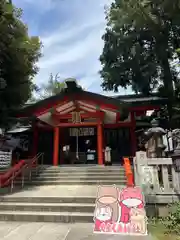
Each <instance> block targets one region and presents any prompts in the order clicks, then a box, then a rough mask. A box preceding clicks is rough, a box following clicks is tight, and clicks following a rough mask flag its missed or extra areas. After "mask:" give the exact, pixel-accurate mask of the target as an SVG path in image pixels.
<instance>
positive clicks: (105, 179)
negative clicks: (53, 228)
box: [0, 166, 126, 223]
mask: <svg viewBox="0 0 180 240" xmlns="http://www.w3.org/2000/svg"><path fill="white" fill-rule="evenodd" d="M125 180H126V179H125V175H124V168H123V167H120V166H112V167H104V166H73V167H70V166H69V167H62V166H59V167H52V166H51V167H50V166H43V167H42V168H41V169H40V173H39V174H38V175H37V176H36V177H35V174H34V173H32V180H31V181H30V180H29V178H28V177H27V178H25V188H24V189H23V190H21V191H19V192H17V191H16V192H14V193H13V194H10V195H6V196H1V197H0V221H28V222H64V223H69V222H93V212H94V208H95V200H96V192H97V186H98V185H111V184H116V185H117V186H118V187H124V186H125V183H126V182H125ZM20 183H21V181H20V179H18V180H17V181H16V183H15V184H16V186H17V185H18V184H20Z"/></svg>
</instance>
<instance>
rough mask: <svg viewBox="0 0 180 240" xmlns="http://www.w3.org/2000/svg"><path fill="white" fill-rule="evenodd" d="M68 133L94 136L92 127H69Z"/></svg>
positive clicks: (72, 135) (73, 135)
mask: <svg viewBox="0 0 180 240" xmlns="http://www.w3.org/2000/svg"><path fill="white" fill-rule="evenodd" d="M69 135H70V136H71V137H75V136H94V135H95V133H94V128H70V129H69Z"/></svg>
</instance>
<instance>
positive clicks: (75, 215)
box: [0, 211, 93, 223]
mask: <svg viewBox="0 0 180 240" xmlns="http://www.w3.org/2000/svg"><path fill="white" fill-rule="evenodd" d="M0 221H18V222H63V223H74V222H83V223H86V222H93V213H86V212H85V213H82V212H32V211H30V212H27V211H16V212H14V211H0Z"/></svg>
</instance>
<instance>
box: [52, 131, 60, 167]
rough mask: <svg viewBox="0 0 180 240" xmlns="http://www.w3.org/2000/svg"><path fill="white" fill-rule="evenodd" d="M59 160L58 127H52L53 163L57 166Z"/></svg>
mask: <svg viewBox="0 0 180 240" xmlns="http://www.w3.org/2000/svg"><path fill="white" fill-rule="evenodd" d="M58 162H59V127H55V128H54V152H53V165H54V166H57V165H58Z"/></svg>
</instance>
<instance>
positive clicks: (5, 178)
mask: <svg viewBox="0 0 180 240" xmlns="http://www.w3.org/2000/svg"><path fill="white" fill-rule="evenodd" d="M40 156H42V154H41V153H40V154H37V155H36V156H35V157H32V158H30V159H26V160H20V161H19V162H18V163H17V164H15V165H14V166H13V167H11V168H10V169H9V170H8V171H7V172H5V173H3V174H2V175H0V187H1V188H2V187H6V186H8V185H9V184H10V183H11V182H12V181H14V180H15V179H16V178H17V177H18V176H20V175H21V174H22V171H23V169H24V168H30V169H31V168H33V167H34V166H37V161H38V159H39V157H40Z"/></svg>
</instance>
